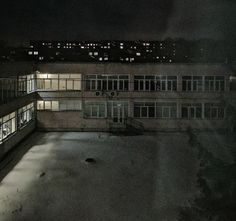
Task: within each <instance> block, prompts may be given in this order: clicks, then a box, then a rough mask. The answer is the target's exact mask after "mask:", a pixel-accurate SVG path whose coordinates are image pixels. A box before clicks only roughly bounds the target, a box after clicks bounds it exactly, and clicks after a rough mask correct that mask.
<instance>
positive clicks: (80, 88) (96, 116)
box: [0, 63, 235, 155]
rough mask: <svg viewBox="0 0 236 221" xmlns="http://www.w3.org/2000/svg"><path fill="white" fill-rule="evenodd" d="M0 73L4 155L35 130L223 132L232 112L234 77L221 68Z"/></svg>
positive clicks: (71, 67)
mask: <svg viewBox="0 0 236 221" xmlns="http://www.w3.org/2000/svg"><path fill="white" fill-rule="evenodd" d="M0 70H1V79H0V98H1V108H0V147H1V146H2V147H3V148H0V149H1V151H2V154H3V153H4V152H6V151H8V150H9V149H10V148H11V147H12V146H13V145H14V144H15V143H17V142H18V141H19V140H21V139H22V138H23V137H24V136H27V134H29V133H30V132H31V131H33V130H34V129H35V128H37V129H39V130H45V131H119V130H123V131H129V130H133V131H183V130H187V129H188V128H190V127H191V128H193V129H196V130H210V129H223V130H226V129H227V128H228V127H229V124H230V123H231V122H232V116H233V115H234V111H228V110H230V109H232V108H233V110H234V107H235V100H234V99H235V96H234V92H233V91H231V90H230V83H231V79H232V77H233V75H234V74H233V72H232V71H231V70H230V69H229V68H228V67H226V66H224V65H218V64H151V63H146V64H122V63H38V64H33V63H23V64H15V65H12V64H11V65H9V63H6V64H5V65H4V64H3V65H1V68H0ZM231 115H232V116H231ZM230 119H231V120H230ZM12 136H14V137H16V138H14V139H11V137H12ZM13 141H14V142H13ZM0 155H1V154H0Z"/></svg>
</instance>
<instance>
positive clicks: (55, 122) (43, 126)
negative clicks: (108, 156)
mask: <svg viewBox="0 0 236 221" xmlns="http://www.w3.org/2000/svg"><path fill="white" fill-rule="evenodd" d="M135 120H136V121H139V122H141V123H142V124H143V126H144V129H145V130H147V131H185V130H187V129H188V128H189V127H191V128H193V129H196V130H211V129H223V130H225V129H227V121H226V120H221V119H219V120H204V119H199V120H197V119H196V120H192V119H191V120H186V119H152V118H149V119H148V118H145V119H144V118H143V119H135ZM111 122H112V120H111V119H106V118H105V119H104V118H102V119H86V118H83V113H82V111H80V112H76V111H74V112H73V111H68V112H53V111H39V112H38V114H37V128H38V129H39V130H46V131H109V125H110V123H111Z"/></svg>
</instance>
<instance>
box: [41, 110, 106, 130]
mask: <svg viewBox="0 0 236 221" xmlns="http://www.w3.org/2000/svg"><path fill="white" fill-rule="evenodd" d="M37 128H38V129H39V130H48V131H106V130H108V128H109V121H108V120H106V119H86V118H83V113H82V111H63V112H53V111H38V113H37Z"/></svg>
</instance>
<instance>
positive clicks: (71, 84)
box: [66, 80, 73, 90]
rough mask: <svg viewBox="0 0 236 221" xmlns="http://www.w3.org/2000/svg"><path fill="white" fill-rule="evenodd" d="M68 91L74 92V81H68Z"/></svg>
mask: <svg viewBox="0 0 236 221" xmlns="http://www.w3.org/2000/svg"><path fill="white" fill-rule="evenodd" d="M66 83H67V90H73V81H72V80H67V82H66Z"/></svg>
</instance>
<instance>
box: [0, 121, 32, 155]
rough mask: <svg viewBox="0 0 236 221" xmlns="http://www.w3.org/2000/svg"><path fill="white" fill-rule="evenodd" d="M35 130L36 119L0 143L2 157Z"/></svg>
mask: <svg viewBox="0 0 236 221" xmlns="http://www.w3.org/2000/svg"><path fill="white" fill-rule="evenodd" d="M34 130H35V121H31V122H30V123H29V124H28V125H27V126H25V127H23V128H22V129H20V130H18V131H17V132H16V133H14V134H12V135H11V136H9V137H8V138H7V139H6V140H5V141H4V142H3V143H2V144H0V159H1V158H2V157H3V156H4V155H5V154H6V153H7V152H8V151H10V150H11V149H12V148H13V147H15V146H16V145H17V144H18V143H19V142H20V141H22V140H23V139H24V138H26V137H27V136H28V135H29V134H30V133H32V132H33V131H34Z"/></svg>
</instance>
